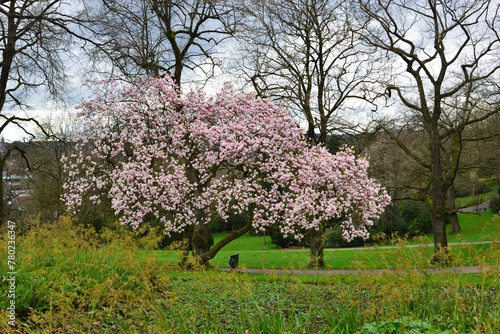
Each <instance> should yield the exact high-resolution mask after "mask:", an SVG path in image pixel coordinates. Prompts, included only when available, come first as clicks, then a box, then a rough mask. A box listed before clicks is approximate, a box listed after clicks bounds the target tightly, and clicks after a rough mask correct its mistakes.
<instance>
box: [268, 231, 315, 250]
mask: <svg viewBox="0 0 500 334" xmlns="http://www.w3.org/2000/svg"><path fill="white" fill-rule="evenodd" d="M271 241H272V243H273V244H275V245H277V246H278V247H280V248H288V247H291V246H297V247H307V246H309V234H306V235H305V236H304V237H303V238H302V239H300V240H297V239H295V238H294V237H293V236H288V237H286V238H285V237H284V236H283V234H282V233H281V232H280V231H271Z"/></svg>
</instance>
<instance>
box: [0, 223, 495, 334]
mask: <svg viewBox="0 0 500 334" xmlns="http://www.w3.org/2000/svg"><path fill="white" fill-rule="evenodd" d="M31 225H32V228H31V229H30V230H29V231H28V232H27V233H26V234H25V235H24V236H20V237H19V239H18V243H19V248H18V259H19V263H18V267H19V268H20V269H22V270H20V272H21V273H22V274H20V275H19V276H18V282H17V284H18V291H19V292H21V293H20V295H19V296H18V299H17V303H16V306H17V309H16V312H17V317H18V318H17V320H18V325H19V326H18V328H17V330H18V332H19V333H53V332H75V333H116V332H120V333H138V332H140V333H262V332H265V333H355V332H357V331H359V332H361V333H393V332H394V333H396V332H397V331H398V330H400V332H401V331H402V332H404V331H406V332H415V333H426V331H424V330H428V331H427V332H430V333H440V332H446V331H448V332H449V333H456V332H459V333H467V332H482V333H495V332H498V331H499V330H500V306H499V300H500V289H499V288H498V287H499V283H500V280H499V278H500V277H499V272H498V271H497V270H498V269H500V266H499V263H498V258H500V256H499V255H500V248H499V247H498V244H495V245H494V246H492V254H491V256H490V257H488V258H484V254H483V253H478V254H477V255H478V256H479V257H481V258H483V263H484V265H483V266H484V267H485V268H486V265H489V266H491V269H488V270H486V271H485V272H484V273H482V274H479V275H477V276H475V277H476V279H475V283H469V280H470V276H463V275H453V274H444V275H439V276H434V275H430V274H419V273H416V272H413V271H411V270H408V271H404V272H403V273H399V274H388V273H385V274H384V273H381V274H379V275H367V276H364V275H356V276H353V277H347V276H342V277H340V276H319V275H315V276H304V277H302V276H278V275H272V274H271V275H264V276H262V275H250V274H243V273H224V272H219V271H217V270H201V271H179V270H177V269H174V268H171V267H169V266H168V264H167V263H165V262H163V261H161V260H160V259H159V258H157V256H156V255H155V254H156V252H160V251H155V252H152V251H144V250H139V248H140V247H141V246H140V244H139V243H138V242H137V239H136V238H135V236H134V234H133V233H132V232H130V231H127V230H124V231H118V232H113V231H111V230H110V231H108V232H106V243H103V242H102V241H103V239H102V236H101V235H98V234H97V233H95V232H94V231H93V230H92V229H84V228H82V227H80V226H77V225H75V223H74V222H73V221H72V220H71V219H69V218H63V219H61V220H60V221H59V222H57V223H55V224H38V223H37V222H33V223H32V224H31ZM4 247H5V240H2V241H1V248H2V249H4ZM495 252H496V253H495ZM4 253H5V252H4ZM4 253H2V254H4ZM404 254H405V253H403V252H402V253H401V255H398V254H397V253H396V254H394V255H393V256H397V257H401V259H400V260H399V261H401V262H404V261H405V259H404V257H405V256H406V255H404ZM2 256H3V255H2ZM415 256H417V255H415ZM495 259H496V260H495ZM1 260H2V261H3V260H4V258H1ZM5 274H6V268H5V267H3V266H2V267H0V275H1V276H5ZM469 275H470V274H469ZM5 289H6V284H5V282H2V283H1V284H0V294H2V295H4V294H5V293H6V290H5ZM0 309H1V311H0V316H1V317H2V318H3V317H5V315H6V304H5V299H4V298H2V299H0ZM11 330H12V328H10V327H8V325H7V324H6V322H2V323H0V332H2V333H10V332H11Z"/></svg>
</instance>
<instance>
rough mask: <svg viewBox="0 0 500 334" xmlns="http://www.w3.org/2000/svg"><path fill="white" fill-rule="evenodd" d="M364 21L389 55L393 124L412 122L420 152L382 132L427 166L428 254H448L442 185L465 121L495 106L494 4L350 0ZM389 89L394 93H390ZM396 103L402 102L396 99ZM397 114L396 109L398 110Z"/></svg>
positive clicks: (367, 37)
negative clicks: (421, 136) (422, 141)
mask: <svg viewBox="0 0 500 334" xmlns="http://www.w3.org/2000/svg"><path fill="white" fill-rule="evenodd" d="M355 3H356V4H357V6H358V7H359V9H360V12H361V13H362V15H363V16H364V17H363V18H361V17H360V19H364V20H365V22H367V24H366V26H367V28H368V29H366V30H365V31H364V32H363V34H362V35H361V38H362V39H363V40H364V42H365V43H367V45H370V46H374V47H376V48H378V49H379V50H380V51H381V52H382V53H383V54H385V55H387V57H389V58H390V59H391V61H392V67H391V68H390V70H388V72H387V73H388V75H389V76H390V77H391V78H392V83H391V84H389V85H387V87H386V88H387V89H386V93H387V96H388V99H389V101H391V98H392V97H391V94H393V95H392V96H393V97H394V99H395V100H397V101H398V103H399V104H400V106H399V108H400V110H401V108H405V109H406V110H408V112H407V113H406V114H404V115H401V113H398V112H397V111H396V110H395V111H394V113H393V115H394V117H393V121H394V122H393V123H394V124H395V126H396V127H397V128H404V127H405V126H406V124H411V123H412V124H415V123H418V124H420V125H421V127H422V129H423V130H425V133H426V137H427V140H426V142H427V144H428V146H427V147H426V152H427V153H426V154H421V153H420V152H418V151H415V150H412V149H411V148H410V147H408V145H405V143H404V142H403V141H402V140H400V139H399V138H398V136H397V135H395V134H394V133H393V132H391V131H388V130H387V128H385V129H386V133H387V134H388V135H389V136H391V138H392V139H393V140H394V141H395V142H396V143H397V144H398V145H399V147H400V148H401V149H402V150H403V151H404V152H405V153H406V154H407V155H408V156H410V157H411V158H412V159H414V160H415V161H416V162H417V163H418V164H419V165H420V166H422V167H423V168H425V169H428V170H429V171H430V177H429V180H428V182H427V184H425V185H424V187H422V189H423V190H424V191H423V192H422V200H424V201H425V202H427V203H428V204H429V205H430V207H431V212H432V226H433V233H434V248H435V255H434V260H435V261H437V262H447V261H448V255H447V245H448V243H447V237H446V229H445V212H446V205H445V204H446V201H445V198H446V192H447V190H448V188H449V187H450V186H451V185H452V184H453V180H454V178H455V176H456V173H457V170H458V166H459V162H460V157H461V154H462V149H463V143H464V141H471V140H477V139H478V138H469V137H467V136H466V133H465V132H464V130H465V129H467V128H468V127H470V126H472V125H474V124H476V123H478V122H482V121H484V120H485V119H487V118H489V117H491V116H493V115H496V114H498V113H499V111H500V99H499V96H498V91H499V76H498V72H499V69H500V65H499V63H498V57H499V51H500V49H499V43H500V38H499V34H498V31H497V27H496V25H497V24H498V21H499V15H498V11H499V7H498V4H494V3H493V2H492V1H488V0H470V1H469V0H461V1H440V0H398V1H393V0H384V1H383V0H379V1H366V0H356V1H355ZM394 95H395V96H394ZM401 105H402V106H403V107H401ZM401 116H403V117H401Z"/></svg>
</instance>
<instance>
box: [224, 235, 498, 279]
mask: <svg viewBox="0 0 500 334" xmlns="http://www.w3.org/2000/svg"><path fill="white" fill-rule="evenodd" d="M493 242H495V241H474V242H451V243H449V244H448V245H480V244H491V243H493ZM433 246H434V245H430V244H424V245H422V244H420V245H405V246H377V247H357V248H330V249H328V250H330V251H342V250H365V249H391V248H413V247H433ZM325 250H326V249H325ZM286 251H287V252H304V251H309V250H308V249H290V250H286ZM249 252H250V253H252V252H265V251H264V250H262V251H241V253H249ZM235 253H237V252H235ZM217 269H218V270H221V271H231V268H222V267H217ZM489 270H492V269H491V268H485V267H482V266H463V267H444V268H440V267H436V268H413V269H360V270H355V269H261V268H237V269H236V271H237V272H243V273H250V274H279V275H379V274H405V273H408V272H409V271H412V272H414V273H417V274H422V275H429V274H477V273H481V272H483V271H489ZM496 271H497V272H500V270H496Z"/></svg>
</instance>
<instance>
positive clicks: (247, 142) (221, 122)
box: [64, 78, 390, 240]
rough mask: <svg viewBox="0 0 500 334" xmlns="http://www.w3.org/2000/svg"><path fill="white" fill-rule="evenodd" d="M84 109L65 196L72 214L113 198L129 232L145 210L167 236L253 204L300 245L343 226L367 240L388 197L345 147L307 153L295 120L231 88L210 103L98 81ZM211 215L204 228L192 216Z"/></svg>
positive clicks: (260, 216)
mask: <svg viewBox="0 0 500 334" xmlns="http://www.w3.org/2000/svg"><path fill="white" fill-rule="evenodd" d="M100 84H101V86H100V87H103V90H102V91H96V94H97V96H98V97H97V98H95V99H93V100H89V101H86V102H83V103H82V104H81V106H80V109H81V111H80V113H79V117H80V118H81V121H82V122H83V126H82V128H81V133H80V138H79V139H80V140H79V144H78V145H79V149H78V150H77V153H75V154H73V155H72V156H71V157H68V158H66V160H65V161H66V165H65V168H66V169H67V170H68V172H69V175H70V178H69V179H68V181H67V182H66V184H65V189H66V193H65V195H64V200H65V202H66V204H67V205H68V208H69V209H70V210H72V211H74V212H76V211H77V210H78V208H79V207H80V206H81V205H82V202H83V199H85V198H88V199H90V200H91V201H93V202H99V201H100V200H101V199H102V198H103V197H104V196H107V197H109V199H110V200H111V203H112V207H113V209H114V210H115V212H116V214H117V215H119V216H120V219H121V222H122V223H123V224H130V225H132V226H134V227H137V226H139V225H140V224H141V223H142V222H143V219H144V217H145V216H146V215H148V214H150V215H153V216H155V217H156V218H157V219H159V220H160V221H162V222H163V223H164V224H165V227H166V229H167V231H182V230H183V229H184V228H185V227H186V226H187V225H190V224H206V223H208V220H209V217H210V212H211V211H212V210H214V209H215V210H216V211H217V213H218V214H219V215H220V216H221V217H223V218H227V216H228V213H229V212H239V213H242V212H244V211H246V210H248V208H249V207H250V206H252V207H254V208H255V210H254V220H253V224H254V227H256V228H261V229H263V228H265V227H266V226H268V225H271V224H277V225H278V226H280V228H281V230H282V232H283V233H284V234H287V235H294V236H296V237H297V238H300V236H301V235H300V233H299V230H300V229H301V228H305V229H311V228H316V229H317V228H319V226H320V224H322V223H323V222H324V221H326V220H328V219H331V218H342V219H343V220H344V222H343V223H342V227H343V229H344V238H345V239H346V240H351V239H352V238H354V237H356V236H361V237H364V238H366V237H367V236H368V234H367V230H366V228H367V227H368V226H370V225H371V224H372V219H374V218H376V217H377V216H378V215H379V214H380V213H381V212H382V211H383V208H384V206H385V205H387V204H388V203H389V200H390V199H389V196H388V195H387V193H386V192H385V191H384V190H382V189H380V186H379V185H378V184H376V183H375V182H374V181H373V180H371V179H370V178H368V176H367V168H368V162H367V161H366V160H365V159H356V158H355V156H354V154H353V152H352V151H351V150H350V149H344V150H341V151H340V152H339V153H338V154H336V155H332V154H330V153H328V151H327V150H326V149H325V148H323V147H312V148H311V147H309V146H308V145H307V143H306V142H305V141H304V139H303V135H302V133H301V130H300V129H299V128H298V126H297V124H296V123H295V121H294V120H293V119H292V118H291V117H290V116H289V115H288V113H287V112H286V111H285V110H283V109H281V108H279V107H277V106H275V105H273V104H272V103H271V102H270V101H267V100H262V99H258V98H255V97H253V96H251V95H243V94H236V93H235V92H234V91H233V90H232V88H231V86H230V85H226V86H225V87H224V88H223V89H222V90H221V92H220V93H219V94H217V95H216V96H214V97H209V96H207V95H206V94H204V93H203V92H202V91H200V90H198V91H189V92H187V93H183V92H181V91H180V90H179V88H178V87H176V86H175V84H174V83H173V82H172V80H171V79H169V78H165V79H144V80H143V81H141V82H139V83H137V84H136V85H120V84H118V83H117V82H113V81H111V82H106V83H100ZM200 211H201V212H205V215H202V216H204V217H206V218H205V219H204V220H203V221H200V219H199V217H200V216H199V215H196V212H200Z"/></svg>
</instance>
